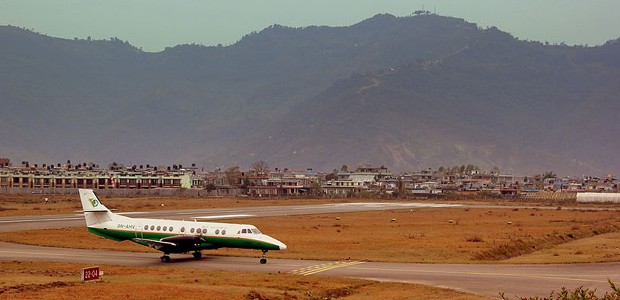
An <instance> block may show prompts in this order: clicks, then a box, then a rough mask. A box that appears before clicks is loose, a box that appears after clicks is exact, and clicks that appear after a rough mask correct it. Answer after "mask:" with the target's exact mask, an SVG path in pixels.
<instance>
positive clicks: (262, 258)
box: [260, 250, 268, 265]
mask: <svg viewBox="0 0 620 300" xmlns="http://www.w3.org/2000/svg"><path fill="white" fill-rule="evenodd" d="M262 251H263V256H262V257H261V259H260V263H261V265H264V264H266V263H267V258H265V256H266V255H265V254H267V251H268V250H262Z"/></svg>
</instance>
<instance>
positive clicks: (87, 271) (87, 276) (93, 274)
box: [82, 267, 101, 281]
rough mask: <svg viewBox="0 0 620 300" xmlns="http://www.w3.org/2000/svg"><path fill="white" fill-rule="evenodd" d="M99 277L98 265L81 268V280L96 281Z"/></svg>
mask: <svg viewBox="0 0 620 300" xmlns="http://www.w3.org/2000/svg"><path fill="white" fill-rule="evenodd" d="M100 279H101V272H100V271H99V267H92V268H84V269H82V281H96V280H100Z"/></svg>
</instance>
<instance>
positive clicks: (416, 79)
mask: <svg viewBox="0 0 620 300" xmlns="http://www.w3.org/2000/svg"><path fill="white" fill-rule="evenodd" d="M0 45H1V46H0V66H2V71H0V111H2V112H3V117H2V118H1V119H0V126H1V128H3V130H1V131H0V139H1V140H2V141H3V142H2V143H1V144H0V156H6V157H9V158H12V159H14V160H29V161H39V162H41V163H45V162H47V163H55V162H58V161H64V160H66V159H71V160H72V161H76V160H78V161H85V162H86V161H97V162H100V163H102V164H105V163H107V162H112V161H121V162H126V163H129V162H131V163H134V164H136V163H138V164H141V163H151V164H157V163H161V164H171V163H178V162H196V163H197V164H198V165H205V166H206V167H207V168H214V167H222V166H223V167H228V166H231V165H240V166H242V167H244V166H249V165H250V164H251V163H253V162H255V161H258V160H265V161H267V162H268V163H269V164H270V165H271V166H273V167H276V166H281V167H289V168H303V169H305V168H314V169H316V170H331V169H333V168H337V167H339V166H340V165H342V164H348V165H349V166H355V165H358V164H361V163H371V164H375V165H385V166H387V167H389V168H391V169H394V170H398V171H407V170H417V169H418V168H428V167H438V166H442V165H443V166H451V165H457V164H458V165H460V164H470V163H471V164H477V165H479V166H481V167H483V168H491V167H499V168H500V169H502V170H507V171H514V172H521V173H529V172H542V171H544V170H554V171H556V172H560V173H568V174H575V175H580V174H582V173H597V174H600V173H602V172H604V173H607V172H613V171H614V170H618V169H619V168H620V162H619V161H617V160H615V156H616V155H615V153H614V152H615V150H616V149H620V147H619V146H620V142H619V141H618V139H617V137H615V135H614V133H616V132H619V131H618V129H620V128H618V127H619V126H620V125H619V124H618V123H617V122H614V121H615V120H614V117H615V112H617V111H618V108H619V107H618V106H619V105H620V104H619V102H618V99H617V95H618V94H620V93H618V92H620V90H619V89H620V82H619V81H620V76H619V75H620V51H618V50H619V49H618V48H619V47H620V43H619V42H618V41H610V42H608V43H607V44H605V45H603V46H599V47H568V46H563V45H543V44H541V43H538V42H531V41H520V40H517V39H515V38H513V37H512V36H511V35H509V34H508V33H505V32H502V31H500V30H498V29H497V28H494V27H492V28H487V29H481V28H478V26H477V25H476V24H472V23H468V22H465V21H464V20H461V19H456V18H449V17H442V16H436V15H422V16H412V17H394V16H391V15H377V16H375V17H373V18H370V19H368V20H365V21H362V22H360V23H358V24H354V25H351V26H347V27H317V26H311V27H306V28H288V27H283V26H279V25H274V26H271V27H269V28H266V29H264V30H262V31H260V32H257V33H251V34H248V35H246V36H245V37H243V38H242V39H241V40H240V41H238V42H237V43H235V44H233V45H231V46H226V47H222V46H218V47H204V46H199V45H179V46H176V47H173V48H168V49H166V50H165V51H162V52H160V53H145V52H142V51H141V50H139V49H137V48H135V47H133V46H131V45H129V44H128V43H126V42H123V41H120V40H118V39H114V38H113V39H110V40H107V41H92V40H65V39H58V38H52V37H47V36H42V35H40V34H36V33H33V32H30V31H26V30H22V29H19V28H15V27H0Z"/></svg>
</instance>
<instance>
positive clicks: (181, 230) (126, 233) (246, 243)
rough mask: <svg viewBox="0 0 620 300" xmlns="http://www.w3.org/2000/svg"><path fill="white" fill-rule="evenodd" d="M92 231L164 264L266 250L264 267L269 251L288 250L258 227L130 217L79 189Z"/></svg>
mask: <svg viewBox="0 0 620 300" xmlns="http://www.w3.org/2000/svg"><path fill="white" fill-rule="evenodd" d="M79 193H80V200H81V201H82V208H83V209H84V218H85V219H86V226H87V228H88V231H90V232H92V233H94V234H97V235H100V236H102V237H105V238H108V239H111V240H115V241H119V242H120V241H126V240H129V241H132V242H135V243H138V244H140V245H143V246H148V247H151V248H153V249H156V250H159V251H161V252H163V255H162V257H161V261H162V262H170V256H169V255H170V253H187V252H191V251H193V255H194V258H195V259H200V258H201V257H202V253H201V252H200V251H201V250H205V249H218V248H243V249H258V250H262V252H263V255H262V257H261V259H260V263H261V264H265V263H267V259H266V258H265V254H266V253H267V251H269V250H285V249H286V245H285V244H284V243H282V242H280V241H278V240H276V239H274V238H272V237H270V236H268V235H266V234H263V233H261V232H260V231H259V230H258V229H257V228H256V227H254V226H252V225H244V224H227V223H214V222H196V221H176V220H163V219H144V218H130V217H126V216H121V215H119V214H115V213H113V212H111V211H110V210H109V209H108V208H107V207H105V206H104V205H103V203H101V201H99V199H98V198H97V196H96V195H95V193H94V192H93V190H91V189H79Z"/></svg>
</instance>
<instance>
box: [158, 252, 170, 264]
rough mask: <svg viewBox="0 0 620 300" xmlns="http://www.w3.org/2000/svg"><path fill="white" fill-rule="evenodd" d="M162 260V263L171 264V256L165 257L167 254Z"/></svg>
mask: <svg viewBox="0 0 620 300" xmlns="http://www.w3.org/2000/svg"><path fill="white" fill-rule="evenodd" d="M160 259H161V262H165V263H168V262H170V256H168V255H165V254H164V256H162V257H161V258H160Z"/></svg>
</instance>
